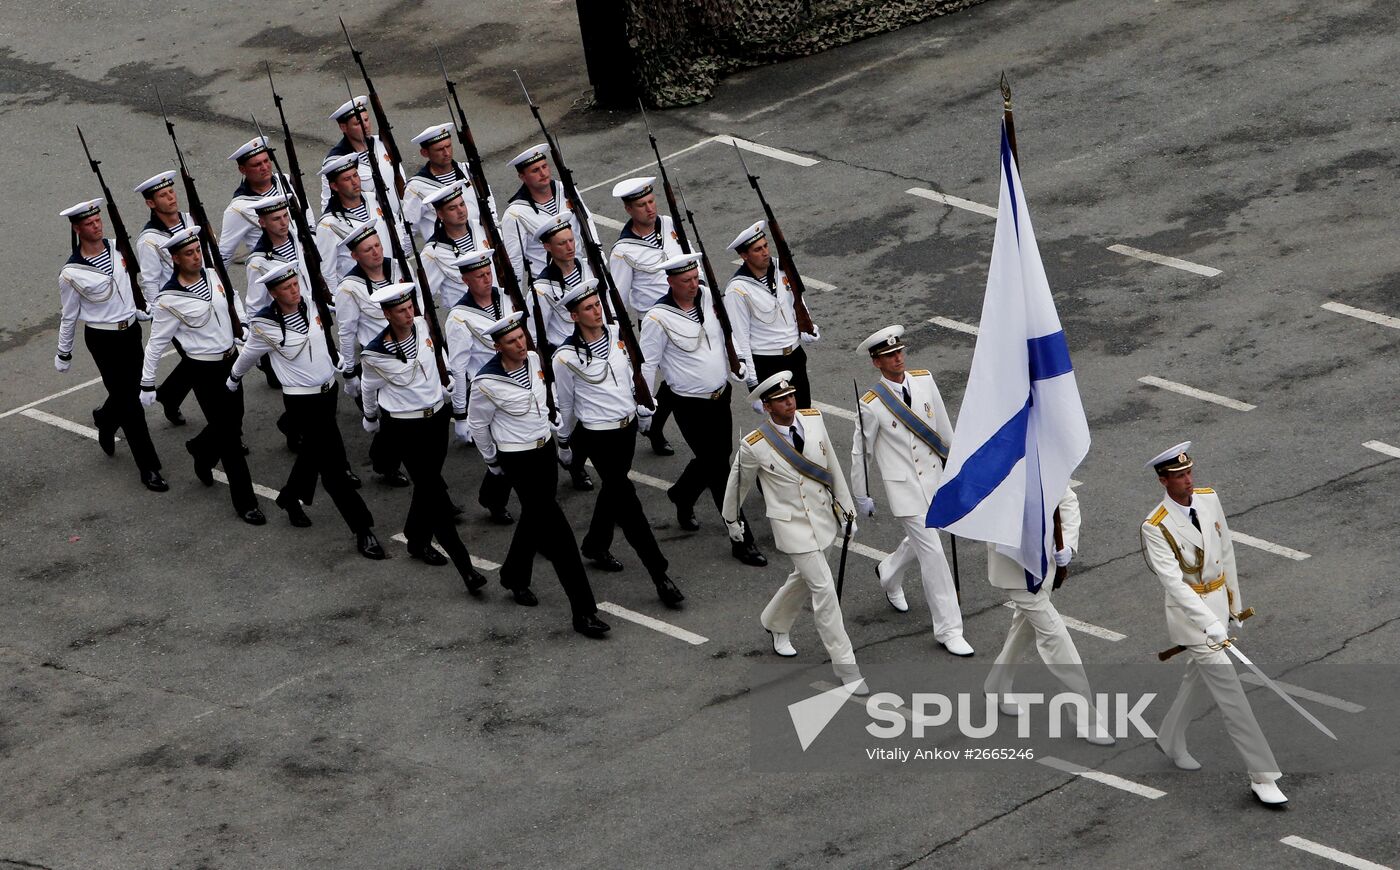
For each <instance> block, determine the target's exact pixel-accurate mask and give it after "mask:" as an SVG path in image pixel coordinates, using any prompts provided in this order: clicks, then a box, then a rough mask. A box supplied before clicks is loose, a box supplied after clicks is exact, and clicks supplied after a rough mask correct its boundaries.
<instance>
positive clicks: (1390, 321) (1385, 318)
mask: <svg viewBox="0 0 1400 870" xmlns="http://www.w3.org/2000/svg"><path fill="white" fill-rule="evenodd" d="M1322 307H1323V308H1324V309H1326V310H1328V311H1331V312H1333V313H1335V314H1345V315H1346V316H1347V317H1355V318H1356V319H1358V320H1365V321H1368V322H1370V323H1378V324H1380V325H1381V326H1389V327H1390V328H1391V329H1400V317H1391V316H1390V315H1389V314H1378V313H1376V312H1374V311H1367V310H1366V309H1364V308H1354V307H1352V306H1350V305H1343V304H1342V303H1340V302H1324V303H1322Z"/></svg>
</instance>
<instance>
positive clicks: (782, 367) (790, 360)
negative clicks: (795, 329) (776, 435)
mask: <svg viewBox="0 0 1400 870" xmlns="http://www.w3.org/2000/svg"><path fill="white" fill-rule="evenodd" d="M753 367H754V377H756V378H758V379H759V380H760V381H763V380H766V379H768V378H771V377H772V376H773V375H776V374H777V373H778V372H786V371H790V372H792V385H793V386H795V387H797V407H799V408H810V407H812V385H811V384H810V383H808V381H807V351H805V350H803V349H802V344H801V340H800V339H799V340H798V345H797V349H796V350H794V351H793V352H792V353H790V354H786V355H784V354H778V355H776V356H760V355H759V354H754V355H753Z"/></svg>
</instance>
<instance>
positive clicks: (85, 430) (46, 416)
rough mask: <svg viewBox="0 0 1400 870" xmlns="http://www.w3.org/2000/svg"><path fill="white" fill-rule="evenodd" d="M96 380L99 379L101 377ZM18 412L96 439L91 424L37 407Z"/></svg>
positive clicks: (117, 437) (117, 438)
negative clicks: (86, 424) (85, 424)
mask: <svg viewBox="0 0 1400 870" xmlns="http://www.w3.org/2000/svg"><path fill="white" fill-rule="evenodd" d="M98 380H101V378H99V379H98ZM20 413H21V414H23V415H24V416H26V417H28V418H29V419H31V420H38V421H39V422H40V423H48V424H49V425H50V426H57V427H58V428H60V429H62V430H64V431H66V432H72V433H73V434H74V435H81V436H83V437H84V438H91V439H92V440H93V441H96V440H97V430H96V429H94V428H92V427H91V426H84V425H83V424H82V423H74V422H73V421H72V420H66V419H64V418H63V417H59V416H57V415H55V414H50V413H49V412H48V411H40V410H39V409H38V408H25V409H24V410H22V411H20ZM113 440H114V441H120V440H122V439H121V436H113Z"/></svg>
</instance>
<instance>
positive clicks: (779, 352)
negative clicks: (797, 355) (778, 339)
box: [749, 344, 798, 356]
mask: <svg viewBox="0 0 1400 870" xmlns="http://www.w3.org/2000/svg"><path fill="white" fill-rule="evenodd" d="M797 348H798V345H796V344H790V345H788V346H787V347H775V348H770V349H768V350H759V349H758V348H756V347H752V348H749V352H750V353H752V354H753V355H754V356H787V355H788V354H790V353H792V352H793V351H795V350H797Z"/></svg>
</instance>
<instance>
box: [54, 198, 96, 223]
mask: <svg viewBox="0 0 1400 870" xmlns="http://www.w3.org/2000/svg"><path fill="white" fill-rule="evenodd" d="M106 203H107V200H105V199H103V198H102V197H100V196H99V197H98V198H97V199H87V200H83V201H82V202H80V203H78V204H77V205H70V206H68V207H67V208H65V209H64V210H63V211H61V212H59V213H58V216H59V217H66V218H68V220H70V221H72V222H73V223H75V224H76V223H78V222H79V221H83V220H87V219H88V218H90V217H92V216H93V215H95V214H97V213H98V212H100V211H102V206H103V205H105V204H106Z"/></svg>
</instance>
